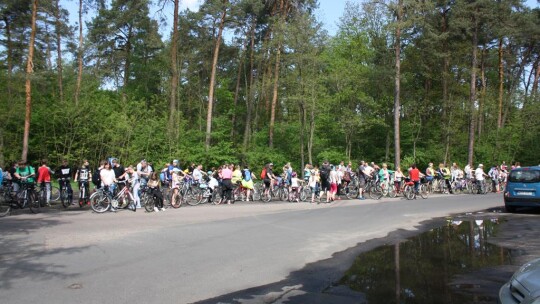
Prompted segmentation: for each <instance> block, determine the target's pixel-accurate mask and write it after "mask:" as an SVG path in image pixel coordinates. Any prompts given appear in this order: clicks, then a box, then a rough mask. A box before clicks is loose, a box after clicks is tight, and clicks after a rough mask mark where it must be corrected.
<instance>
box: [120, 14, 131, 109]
mask: <svg viewBox="0 0 540 304" xmlns="http://www.w3.org/2000/svg"><path fill="white" fill-rule="evenodd" d="M132 36H133V25H130V26H129V28H128V33H127V37H126V62H125V63H124V79H122V82H123V85H122V102H124V103H125V102H126V100H127V86H128V82H129V74H130V73H131V72H130V70H131V47H132V46H131V39H132V38H133V37H132Z"/></svg>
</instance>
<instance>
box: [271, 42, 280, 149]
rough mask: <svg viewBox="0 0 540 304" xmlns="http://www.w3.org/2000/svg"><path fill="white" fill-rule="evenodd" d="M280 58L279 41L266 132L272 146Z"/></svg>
mask: <svg viewBox="0 0 540 304" xmlns="http://www.w3.org/2000/svg"><path fill="white" fill-rule="evenodd" d="M280 60H281V42H280V43H278V47H277V53H276V64H275V67H274V89H273V97H272V109H271V110H270V127H269V130H270V131H269V134H268V147H270V148H273V147H274V124H275V120H276V107H277V99H278V86H279V61H280Z"/></svg>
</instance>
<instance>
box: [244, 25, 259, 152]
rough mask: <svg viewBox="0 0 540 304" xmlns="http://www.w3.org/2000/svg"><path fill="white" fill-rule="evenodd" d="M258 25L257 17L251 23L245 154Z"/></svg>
mask: <svg viewBox="0 0 540 304" xmlns="http://www.w3.org/2000/svg"><path fill="white" fill-rule="evenodd" d="M256 25H257V20H256V19H255V20H254V21H253V23H252V25H251V42H250V43H251V44H250V46H251V47H250V55H249V90H247V89H246V92H248V93H247V94H246V111H247V113H246V122H245V123H246V125H245V128H244V143H243V152H244V154H245V153H246V151H247V148H248V144H249V138H250V134H251V132H250V131H251V113H252V112H253V104H254V98H253V93H254V89H253V67H254V58H253V57H254V53H255V27H256Z"/></svg>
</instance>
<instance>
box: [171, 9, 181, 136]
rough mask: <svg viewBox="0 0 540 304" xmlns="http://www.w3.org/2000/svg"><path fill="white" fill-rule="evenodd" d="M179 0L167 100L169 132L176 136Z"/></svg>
mask: <svg viewBox="0 0 540 304" xmlns="http://www.w3.org/2000/svg"><path fill="white" fill-rule="evenodd" d="M179 2H180V0H174V16H173V32H172V40H171V99H170V100H169V132H171V133H170V134H171V135H173V136H174V135H176V134H177V133H178V132H177V129H178V128H177V126H176V99H177V98H176V92H177V90H178V78H179V75H178V60H177V56H178V10H179V7H180V3H179Z"/></svg>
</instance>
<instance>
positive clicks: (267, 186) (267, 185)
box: [263, 179, 270, 188]
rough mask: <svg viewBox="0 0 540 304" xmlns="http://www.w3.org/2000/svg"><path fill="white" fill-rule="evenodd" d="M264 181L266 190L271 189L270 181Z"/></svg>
mask: <svg viewBox="0 0 540 304" xmlns="http://www.w3.org/2000/svg"><path fill="white" fill-rule="evenodd" d="M263 181H264V186H265V187H266V188H270V180H269V179H264V180H263Z"/></svg>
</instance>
